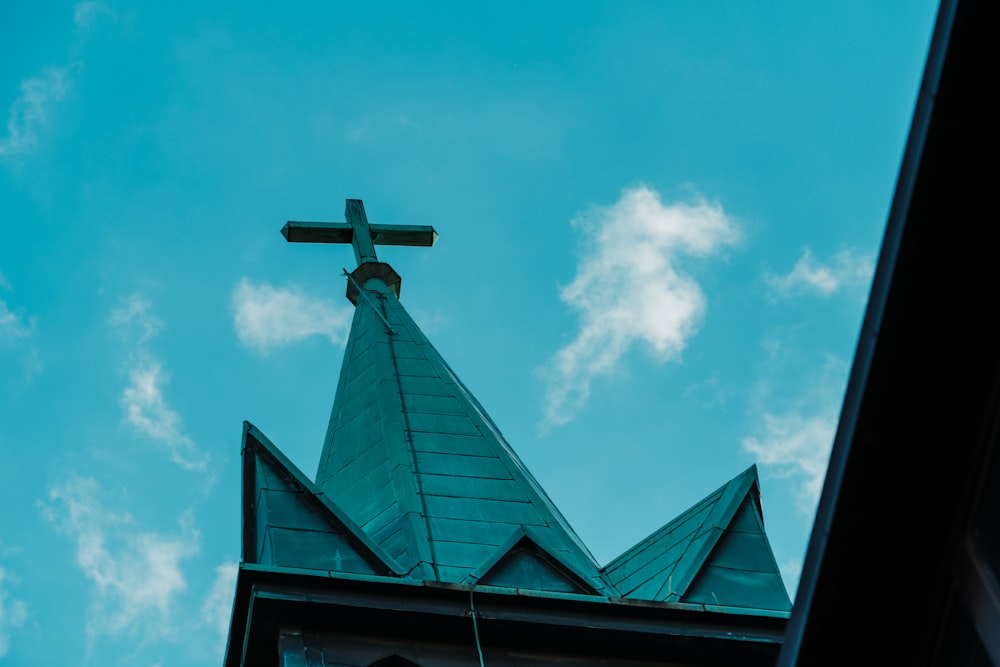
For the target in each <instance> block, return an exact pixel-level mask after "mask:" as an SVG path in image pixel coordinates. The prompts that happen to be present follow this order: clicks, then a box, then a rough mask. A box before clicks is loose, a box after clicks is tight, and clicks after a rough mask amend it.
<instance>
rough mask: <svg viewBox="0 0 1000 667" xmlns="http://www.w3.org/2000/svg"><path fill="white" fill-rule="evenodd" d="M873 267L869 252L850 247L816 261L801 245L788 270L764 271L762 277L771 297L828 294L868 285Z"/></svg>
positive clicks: (872, 259)
mask: <svg viewBox="0 0 1000 667" xmlns="http://www.w3.org/2000/svg"><path fill="white" fill-rule="evenodd" d="M874 270H875V261H874V257H873V256H872V255H863V254H859V253H858V251H857V250H854V249H851V248H849V249H847V250H842V251H840V252H838V253H837V254H835V255H834V256H833V257H831V258H830V259H829V261H827V262H825V263H824V262H820V261H819V260H817V259H816V257H815V256H814V255H813V253H812V251H811V250H810V249H809V248H805V249H803V250H802V256H801V257H799V260H798V261H797V262H796V263H795V266H794V267H793V268H792V270H791V271H790V272H789V273H787V274H784V275H775V274H773V273H767V274H765V275H764V280H765V282H767V284H768V286H769V287H770V288H771V290H772V293H773V294H774V295H775V296H780V297H788V296H798V295H802V294H819V295H821V296H830V295H831V294H834V293H835V292H838V291H840V290H842V289H847V288H852V287H863V286H865V285H868V283H869V282H870V281H871V277H872V272H874Z"/></svg>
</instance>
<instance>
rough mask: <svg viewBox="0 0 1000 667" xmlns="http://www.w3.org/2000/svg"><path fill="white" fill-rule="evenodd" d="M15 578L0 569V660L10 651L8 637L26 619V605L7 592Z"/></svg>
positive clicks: (15, 580)
mask: <svg viewBox="0 0 1000 667" xmlns="http://www.w3.org/2000/svg"><path fill="white" fill-rule="evenodd" d="M16 583H17V578H16V577H14V576H13V575H12V574H10V573H9V572H7V570H5V569H3V568H2V567H0V658H2V657H4V656H5V655H7V651H9V650H10V636H11V632H12V631H13V630H18V629H20V628H21V627H22V626H23V625H24V622H25V620H27V618H28V605H27V603H25V602H24V600H18V599H17V598H14V597H12V596H11V594H10V593H9V592H8V590H7V587H8V584H16Z"/></svg>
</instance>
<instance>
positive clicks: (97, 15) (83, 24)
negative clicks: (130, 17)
mask: <svg viewBox="0 0 1000 667" xmlns="http://www.w3.org/2000/svg"><path fill="white" fill-rule="evenodd" d="M102 18H107V19H111V20H114V19H115V18H116V15H115V13H114V11H112V10H111V8H109V7H108V6H106V5H103V4H101V3H100V2H78V3H76V6H75V7H74V8H73V25H75V26H76V27H77V29H78V30H89V29H90V28H92V27H94V25H95V24H96V23H97V21H99V20H100V19H102Z"/></svg>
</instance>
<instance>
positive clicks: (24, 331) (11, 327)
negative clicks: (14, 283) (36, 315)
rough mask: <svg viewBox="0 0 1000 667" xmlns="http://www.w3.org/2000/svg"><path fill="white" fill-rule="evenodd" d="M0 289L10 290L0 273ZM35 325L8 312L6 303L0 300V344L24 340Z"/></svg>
mask: <svg viewBox="0 0 1000 667" xmlns="http://www.w3.org/2000/svg"><path fill="white" fill-rule="evenodd" d="M0 289H3V290H9V289H11V285H10V282H9V281H8V280H7V278H5V277H4V275H3V274H2V273H0ZM34 327H35V323H34V322H30V323H25V321H24V318H23V317H21V316H20V315H17V314H16V313H14V312H12V311H11V310H10V307H9V306H8V305H7V302H6V301H5V300H4V299H0V343H13V342H14V341H15V340H17V339H19V338H25V337H26V336H28V335H29V334H30V333H31V330H32V329H34Z"/></svg>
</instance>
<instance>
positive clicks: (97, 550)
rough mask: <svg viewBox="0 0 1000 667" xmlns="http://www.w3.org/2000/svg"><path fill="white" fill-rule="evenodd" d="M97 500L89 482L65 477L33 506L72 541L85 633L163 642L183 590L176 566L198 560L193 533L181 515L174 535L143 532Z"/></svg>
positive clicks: (181, 575)
mask: <svg viewBox="0 0 1000 667" xmlns="http://www.w3.org/2000/svg"><path fill="white" fill-rule="evenodd" d="M101 494H102V489H101V488H100V486H99V485H98V483H97V482H96V481H95V480H94V479H91V478H81V477H73V478H71V479H69V480H68V481H67V482H65V483H64V484H62V485H58V486H54V487H52V488H50V489H49V496H48V499H49V502H48V503H47V504H43V505H42V506H41V511H42V514H43V516H44V517H45V518H46V519H47V520H49V521H50V522H51V523H52V524H53V525H54V526H55V527H56V529H57V530H58V531H60V532H61V533H63V534H65V535H68V536H70V537H71V538H72V539H73V540H74V541H75V544H76V549H75V558H76V564H77V566H78V567H79V568H80V570H82V571H83V573H84V575H85V576H86V577H87V579H89V580H90V582H91V583H92V584H93V586H94V589H93V597H92V600H91V608H90V613H89V616H88V619H87V634H88V636H89V637H90V638H91V639H95V638H97V637H99V636H102V635H109V636H113V637H116V636H121V635H130V636H131V635H133V634H139V635H141V636H142V637H143V638H157V637H164V636H169V635H171V634H172V633H173V632H174V631H175V628H176V625H175V619H174V618H173V610H174V605H175V602H176V600H177V597H178V596H179V595H180V594H181V593H182V592H183V591H184V590H185V589H186V587H187V581H186V580H185V577H184V573H183V571H182V569H181V564H182V562H183V561H184V560H186V559H188V558H191V557H193V556H194V555H196V554H197V553H198V539H199V538H198V532H197V531H196V530H195V529H194V527H193V526H192V522H191V520H190V518H189V517H187V516H186V515H181V517H180V518H179V520H178V528H177V531H176V532H174V533H171V534H165V533H158V532H154V531H147V530H143V529H142V528H141V527H140V526H139V525H137V522H136V521H135V519H134V518H133V517H132V516H131V515H129V514H128V513H127V512H116V511H114V510H113V509H111V508H109V507H107V506H106V504H105V503H104V502H103V501H102V500H101Z"/></svg>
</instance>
